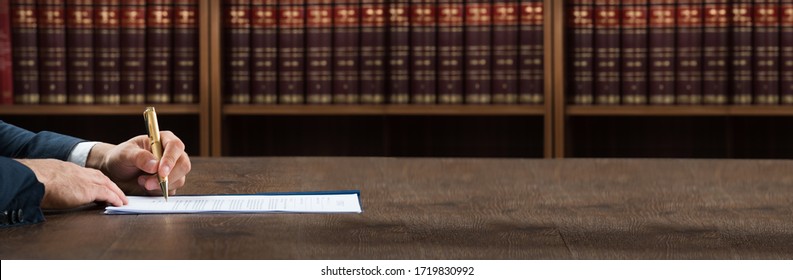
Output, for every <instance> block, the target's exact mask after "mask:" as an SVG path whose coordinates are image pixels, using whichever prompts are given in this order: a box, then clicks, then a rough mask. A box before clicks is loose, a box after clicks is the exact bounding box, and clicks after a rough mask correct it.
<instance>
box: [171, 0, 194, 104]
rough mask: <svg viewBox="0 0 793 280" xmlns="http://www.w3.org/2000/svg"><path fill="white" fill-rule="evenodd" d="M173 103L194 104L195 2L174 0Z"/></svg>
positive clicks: (191, 0) (192, 0)
mask: <svg viewBox="0 0 793 280" xmlns="http://www.w3.org/2000/svg"><path fill="white" fill-rule="evenodd" d="M173 10H174V18H173V20H174V29H173V50H174V53H173V59H174V64H173V102H174V103H182V104H189V103H195V102H197V101H198V77H197V76H198V23H197V21H196V18H197V16H198V2H197V0H175V1H174V9H173Z"/></svg>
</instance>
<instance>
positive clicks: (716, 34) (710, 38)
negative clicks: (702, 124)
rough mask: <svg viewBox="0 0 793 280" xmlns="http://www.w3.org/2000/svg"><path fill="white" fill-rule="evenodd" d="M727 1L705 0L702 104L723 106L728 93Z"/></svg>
mask: <svg viewBox="0 0 793 280" xmlns="http://www.w3.org/2000/svg"><path fill="white" fill-rule="evenodd" d="M728 2H729V1H728V0H706V1H705V4H704V5H705V7H704V13H705V24H704V33H705V34H704V35H703V36H704V37H703V54H704V58H703V59H704V61H703V62H704V65H703V78H702V81H703V82H702V93H703V96H702V101H703V102H704V103H705V104H726V103H727V92H729V82H728V81H729V80H728V79H729V66H728V62H729V59H730V51H729V47H730V38H729V35H730V33H729V24H730V22H729V17H728V16H727V10H728V9H729V3H728Z"/></svg>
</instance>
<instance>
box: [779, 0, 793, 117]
mask: <svg viewBox="0 0 793 280" xmlns="http://www.w3.org/2000/svg"><path fill="white" fill-rule="evenodd" d="M779 10H780V13H781V17H782V18H781V21H780V29H779V33H780V34H779V35H780V36H779V46H780V50H779V51H780V57H781V58H780V61H781V63H782V65H780V71H779V74H780V76H779V78H780V84H779V92H780V101H781V103H782V104H785V105H791V104H793V0H781V1H780V7H779Z"/></svg>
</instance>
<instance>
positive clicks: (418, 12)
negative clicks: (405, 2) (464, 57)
mask: <svg viewBox="0 0 793 280" xmlns="http://www.w3.org/2000/svg"><path fill="white" fill-rule="evenodd" d="M436 8H437V6H436V5H435V3H433V1H427V0H413V1H411V3H410V40H411V43H410V47H411V50H410V52H411V59H410V60H411V66H410V67H411V69H410V70H411V71H410V92H411V96H410V99H411V103H414V104H434V103H435V100H436V91H437V90H436V86H437V77H436V75H437V71H436V67H437V60H436V52H437V49H436V46H437V39H436V30H435V28H436V18H437V16H436V14H437V10H436Z"/></svg>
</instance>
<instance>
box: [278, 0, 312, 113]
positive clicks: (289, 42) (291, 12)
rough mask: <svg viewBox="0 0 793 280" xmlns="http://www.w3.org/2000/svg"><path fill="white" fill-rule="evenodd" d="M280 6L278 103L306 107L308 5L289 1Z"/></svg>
mask: <svg viewBox="0 0 793 280" xmlns="http://www.w3.org/2000/svg"><path fill="white" fill-rule="evenodd" d="M279 4H280V6H279V7H278V22H279V24H278V27H279V30H278V51H279V53H278V55H279V56H278V67H279V68H278V71H279V77H278V78H279V81H278V99H279V102H280V103H284V104H302V103H303V99H304V96H303V93H304V88H305V85H304V81H305V80H304V77H303V76H304V74H305V69H306V68H305V65H306V56H305V46H306V44H305V24H306V13H305V9H304V7H303V6H304V1H303V0H287V1H279Z"/></svg>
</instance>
